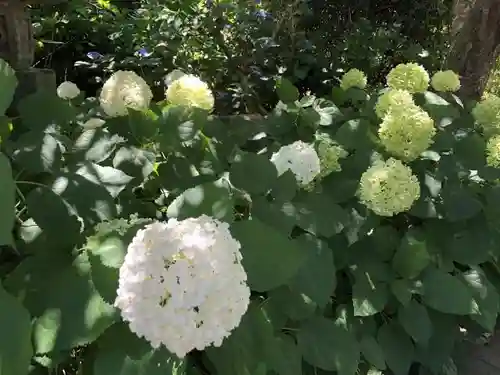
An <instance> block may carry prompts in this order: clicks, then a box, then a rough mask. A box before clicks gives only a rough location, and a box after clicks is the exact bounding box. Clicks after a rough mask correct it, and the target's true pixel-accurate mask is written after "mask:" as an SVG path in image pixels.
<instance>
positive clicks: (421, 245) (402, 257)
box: [392, 230, 430, 279]
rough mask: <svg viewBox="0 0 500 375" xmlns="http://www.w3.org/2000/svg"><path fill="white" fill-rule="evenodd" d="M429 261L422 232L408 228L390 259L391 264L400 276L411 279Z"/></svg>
mask: <svg viewBox="0 0 500 375" xmlns="http://www.w3.org/2000/svg"><path fill="white" fill-rule="evenodd" d="M429 262H430V255H429V252H428V251H427V246H426V242H425V236H424V234H423V233H422V232H421V231H419V230H410V231H409V232H407V233H406V234H405V236H404V238H403V239H402V240H401V244H400V246H399V249H398V250H397V252H396V254H395V255H394V258H393V260H392V266H393V267H394V269H395V270H396V271H397V272H398V273H399V274H400V275H401V276H403V277H405V278H408V279H413V278H415V277H417V276H418V275H419V274H420V272H421V271H422V270H423V269H425V268H426V267H427V265H428V264H429Z"/></svg>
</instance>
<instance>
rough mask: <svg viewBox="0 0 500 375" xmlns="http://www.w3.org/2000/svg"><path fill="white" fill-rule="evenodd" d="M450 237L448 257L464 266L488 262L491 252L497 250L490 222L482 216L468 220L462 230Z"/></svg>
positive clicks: (447, 248)
mask: <svg viewBox="0 0 500 375" xmlns="http://www.w3.org/2000/svg"><path fill="white" fill-rule="evenodd" d="M450 237H451V238H450V240H449V242H448V243H447V245H448V246H447V247H446V250H447V254H446V255H448V256H449V257H450V258H451V259H452V260H453V261H455V262H458V263H462V264H464V265H478V264H481V263H484V262H486V261H488V259H489V257H490V252H491V251H492V250H493V249H495V244H494V240H493V236H492V233H491V231H490V228H489V226H488V221H487V220H486V219H485V218H484V217H483V216H482V215H480V216H477V217H475V218H473V219H471V220H468V221H467V223H466V224H465V223H464V228H463V229H462V230H457V231H456V232H454V233H453V235H452V236H450Z"/></svg>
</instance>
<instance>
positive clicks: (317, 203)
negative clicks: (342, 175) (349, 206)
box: [286, 193, 348, 237]
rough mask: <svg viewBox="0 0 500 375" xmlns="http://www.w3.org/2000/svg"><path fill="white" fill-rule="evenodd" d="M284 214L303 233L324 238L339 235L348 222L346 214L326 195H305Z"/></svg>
mask: <svg viewBox="0 0 500 375" xmlns="http://www.w3.org/2000/svg"><path fill="white" fill-rule="evenodd" d="M286 212H287V213H289V214H290V216H294V217H295V220H296V222H297V225H298V226H300V227H301V228H302V229H304V230H305V231H307V232H309V233H312V234H315V235H323V236H325V237H331V236H333V235H334V234H337V233H339V232H340V231H341V230H342V229H344V225H345V224H346V223H347V221H348V216H347V213H346V212H345V211H344V210H343V209H342V208H341V207H340V206H339V205H337V204H335V203H333V201H332V200H331V199H330V197H329V196H328V195H326V194H318V193H311V194H306V195H305V196H302V197H301V198H300V199H297V203H295V204H294V206H292V205H289V206H288V207H287V209H286Z"/></svg>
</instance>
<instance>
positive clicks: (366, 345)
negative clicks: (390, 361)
mask: <svg viewBox="0 0 500 375" xmlns="http://www.w3.org/2000/svg"><path fill="white" fill-rule="evenodd" d="M359 344H360V346H361V353H363V356H364V357H365V358H366V360H367V361H368V362H370V363H371V364H372V365H373V366H375V367H376V368H378V369H380V370H385V368H386V364H385V355H384V351H383V350H382V348H381V347H380V344H379V343H378V342H377V340H376V339H375V337H373V336H365V337H363V338H361V340H360V342H359Z"/></svg>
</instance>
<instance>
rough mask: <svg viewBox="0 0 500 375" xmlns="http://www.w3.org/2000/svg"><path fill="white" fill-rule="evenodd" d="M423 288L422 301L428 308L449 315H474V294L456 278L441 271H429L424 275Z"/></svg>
mask: <svg viewBox="0 0 500 375" xmlns="http://www.w3.org/2000/svg"><path fill="white" fill-rule="evenodd" d="M422 286H423V295H422V301H423V302H424V303H425V304H426V305H427V306H429V307H432V308H433V309H436V310H438V311H441V312H444V313H448V314H456V315H468V314H471V313H473V311H474V310H473V308H474V299H473V296H472V292H471V291H470V290H469V288H467V286H466V285H465V284H464V283H463V282H461V281H460V279H459V278H457V277H456V276H453V275H450V274H449V273H447V272H444V271H442V270H439V269H429V270H427V271H426V272H425V273H424V275H423V278H422Z"/></svg>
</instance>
